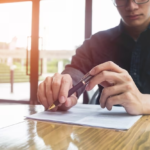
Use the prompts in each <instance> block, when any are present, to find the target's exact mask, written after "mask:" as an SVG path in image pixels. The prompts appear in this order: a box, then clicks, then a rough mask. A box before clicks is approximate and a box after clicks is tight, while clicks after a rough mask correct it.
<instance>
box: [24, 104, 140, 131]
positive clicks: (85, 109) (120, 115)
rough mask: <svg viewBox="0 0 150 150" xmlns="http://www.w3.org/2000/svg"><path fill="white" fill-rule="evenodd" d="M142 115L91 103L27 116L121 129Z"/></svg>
mask: <svg viewBox="0 0 150 150" xmlns="http://www.w3.org/2000/svg"><path fill="white" fill-rule="evenodd" d="M140 117H141V115H138V116H133V115H129V114H128V113H127V112H126V110H125V109H124V107H117V106H113V108H112V110H111V111H109V110H107V109H106V108H105V109H102V108H101V107H100V106H99V105H89V104H88V105H87V104H77V105H76V106H74V107H72V108H71V109H69V110H68V111H56V112H52V111H50V110H48V111H44V112H40V113H37V114H33V115H30V116H26V118H29V119H34V120H41V121H50V122H59V123H66V124H75V125H82V126H91V127H99V128H111V129H119V130H128V129H129V128H130V127H131V126H133V125H134V124H135V122H136V121H138V120H139V119H140Z"/></svg>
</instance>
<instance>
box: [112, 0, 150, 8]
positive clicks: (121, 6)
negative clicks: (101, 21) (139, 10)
mask: <svg viewBox="0 0 150 150" xmlns="http://www.w3.org/2000/svg"><path fill="white" fill-rule="evenodd" d="M112 1H113V4H114V5H115V6H116V7H123V6H126V5H127V3H126V4H125V5H121V6H117V5H116V4H115V0H112ZM128 1H129V0H126V2H128ZM133 1H134V2H135V3H136V4H145V3H148V2H149V0H147V1H146V2H144V3H137V2H136V0H133Z"/></svg>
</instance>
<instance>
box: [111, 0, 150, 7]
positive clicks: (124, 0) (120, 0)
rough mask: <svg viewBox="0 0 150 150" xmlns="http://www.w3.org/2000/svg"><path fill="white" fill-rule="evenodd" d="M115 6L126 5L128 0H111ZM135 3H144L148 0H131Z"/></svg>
mask: <svg viewBox="0 0 150 150" xmlns="http://www.w3.org/2000/svg"><path fill="white" fill-rule="evenodd" d="M112 1H113V3H114V5H115V6H116V7H122V6H126V5H127V3H128V1H129V0H112ZM133 1H134V2H135V3H136V4H144V3H147V2H148V1H149V0H133Z"/></svg>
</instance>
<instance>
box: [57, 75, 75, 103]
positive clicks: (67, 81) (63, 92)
mask: <svg viewBox="0 0 150 150" xmlns="http://www.w3.org/2000/svg"><path fill="white" fill-rule="evenodd" d="M71 87H72V78H71V77H70V75H63V77H62V80H61V87H60V91H59V102H60V103H64V102H65V101H66V100H67V97H68V91H69V89H70V88H71Z"/></svg>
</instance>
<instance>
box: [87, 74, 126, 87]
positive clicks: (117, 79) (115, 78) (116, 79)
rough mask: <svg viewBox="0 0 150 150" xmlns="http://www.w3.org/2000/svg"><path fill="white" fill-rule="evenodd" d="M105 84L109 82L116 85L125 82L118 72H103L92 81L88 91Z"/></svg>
mask: <svg viewBox="0 0 150 150" xmlns="http://www.w3.org/2000/svg"><path fill="white" fill-rule="evenodd" d="M103 82H108V83H109V84H114V85H115V84H120V83H122V82H124V81H123V80H122V78H121V76H120V75H119V74H118V73H116V72H111V71H102V72H101V73H99V74H98V75H96V76H95V77H93V78H92V79H91V80H90V82H89V83H88V87H87V89H88V90H91V89H93V88H94V86H95V85H97V84H101V83H103Z"/></svg>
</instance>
